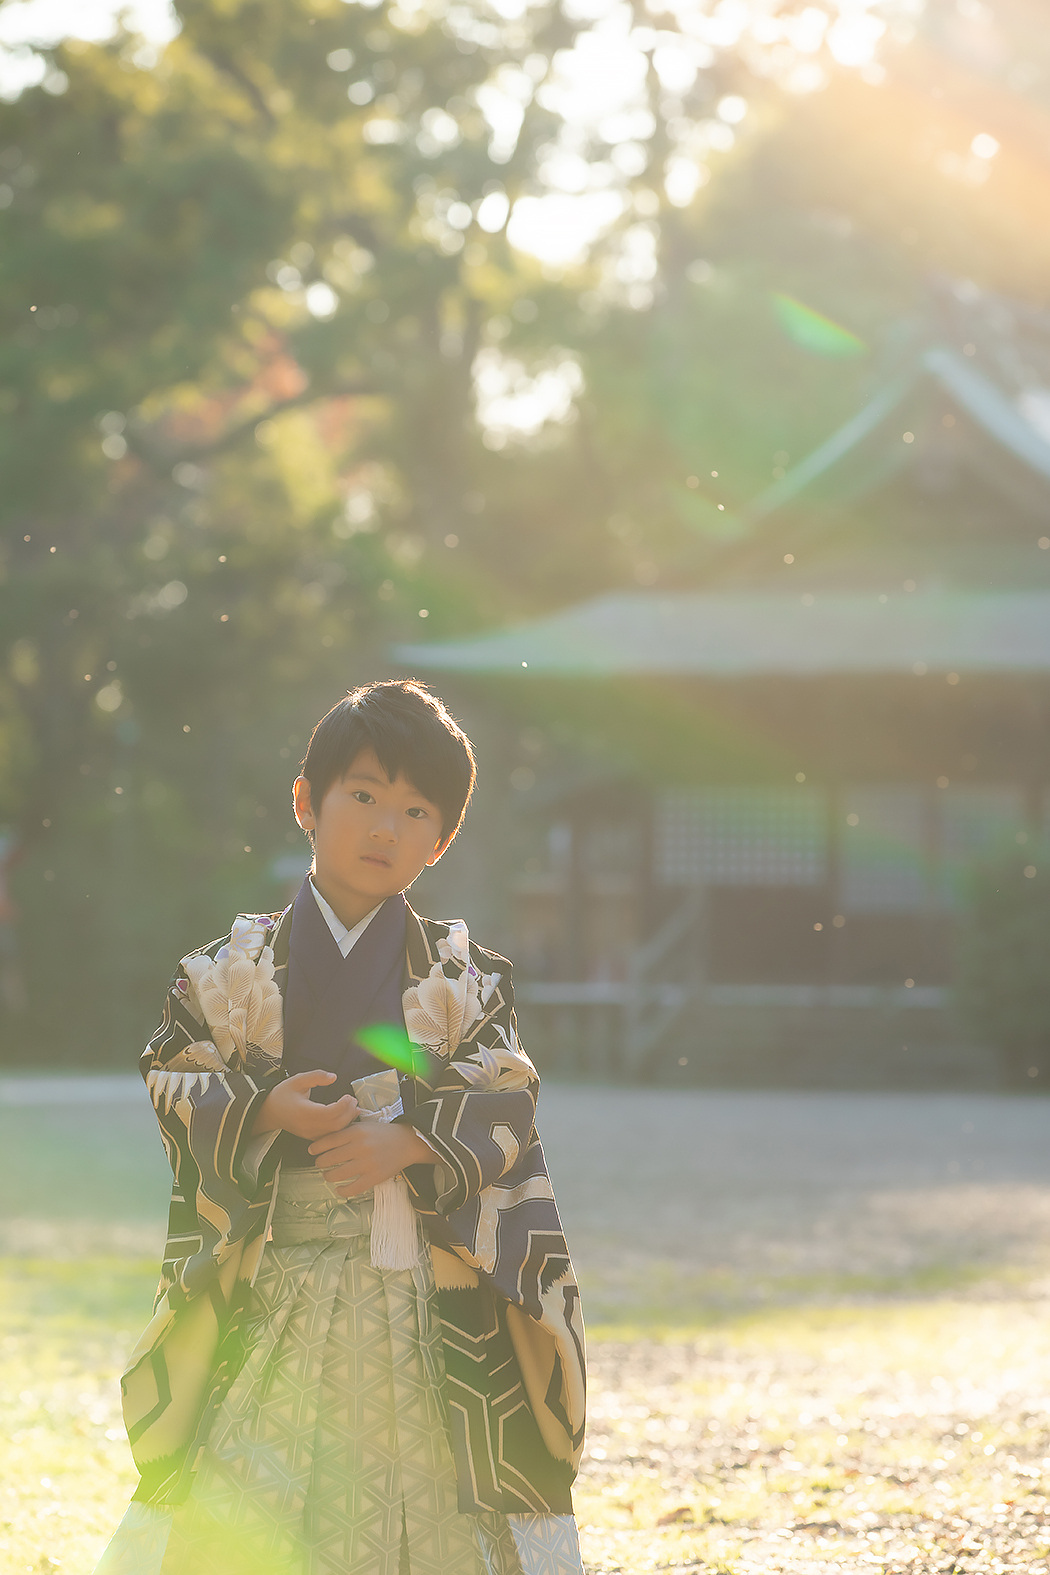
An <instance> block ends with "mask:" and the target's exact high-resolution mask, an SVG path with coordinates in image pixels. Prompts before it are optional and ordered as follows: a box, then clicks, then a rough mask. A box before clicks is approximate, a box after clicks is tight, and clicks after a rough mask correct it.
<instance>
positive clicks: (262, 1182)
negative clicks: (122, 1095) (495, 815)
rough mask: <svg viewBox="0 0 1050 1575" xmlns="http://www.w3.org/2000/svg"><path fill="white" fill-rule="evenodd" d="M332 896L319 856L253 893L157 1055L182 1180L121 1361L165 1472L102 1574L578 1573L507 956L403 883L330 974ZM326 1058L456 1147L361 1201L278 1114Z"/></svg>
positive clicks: (188, 980)
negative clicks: (318, 877) (286, 1081)
mask: <svg viewBox="0 0 1050 1575" xmlns="http://www.w3.org/2000/svg"><path fill="white" fill-rule="evenodd" d="M392 905H393V906H392ZM319 918H320V916H319V913H318V910H317V907H316V902H315V899H314V896H313V894H312V891H311V889H310V885H309V881H307V882H305V883H304V886H303V889H302V891H301V892H300V894H299V896H298V897H297V898H296V901H295V903H293V904H292V905H291V906H290V907H289V908H287V909H286V910H285V911H284V912H283V913H280V914H263V915H244V914H242V915H238V918H237V920H236V922H235V924H234V926H233V929H232V931H231V934H230V935H229V936H227V937H223V938H222V939H220V940H219V941H216V942H213V943H211V944H210V945H209V946H207V947H204V948H202V949H201V950H200V951H198V952H195V953H191V954H190V955H189V956H188V957H186V958H184V959H183V960H182V963H181V964H180V966H179V968H178V969H177V971H176V973H175V975H174V977H173V979H172V981H171V984H170V986H169V989H168V993H167V997H166V1000H165V1006H164V1016H163V1020H162V1022H161V1025H160V1027H159V1028H158V1030H157V1032H156V1033H155V1034H154V1036H153V1038H152V1039H151V1040H150V1042H149V1044H148V1045H147V1047H146V1050H145V1052H144V1053H143V1056H142V1059H141V1071H142V1074H143V1077H144V1079H145V1082H146V1085H147V1088H148V1090H149V1092H150V1096H151V1099H152V1101H153V1104H154V1108H155V1110H156V1113H157V1118H158V1121H159V1124H160V1129H161V1135H162V1138H163V1141H164V1145H165V1149H166V1152H167V1155H168V1159H169V1161H170V1164H171V1168H172V1173H173V1188H172V1199H171V1208H170V1214H169V1228H168V1239H167V1246H166V1250H165V1257H164V1264H163V1268H162V1273H161V1281H160V1286H159V1288H158V1292H157V1298H156V1301H155V1304H154V1314H153V1318H152V1320H151V1322H150V1324H149V1325H148V1327H147V1329H146V1330H145V1332H144V1334H143V1336H142V1338H141V1339H140V1340H139V1342H138V1344H137V1346H136V1348H135V1350H134V1351H133V1353H132V1355H131V1358H130V1360H129V1363H128V1366H127V1369H126V1371H125V1373H124V1376H123V1379H122V1395H123V1405H124V1415H125V1422H126V1425H127V1429H128V1437H129V1440H130V1443H131V1447H132V1453H133V1455H134V1458H135V1462H136V1465H137V1467H138V1469H139V1471H140V1474H141V1481H140V1484H139V1487H138V1490H137V1492H136V1494H135V1499H134V1501H133V1503H132V1505H131V1507H130V1509H129V1511H128V1514H127V1516H126V1517H125V1521H124V1522H122V1525H121V1528H119V1530H118V1533H117V1535H116V1536H115V1537H114V1539H113V1542H112V1543H111V1544H110V1548H109V1549H108V1550H107V1553H106V1554H105V1555H104V1556H103V1560H102V1563H101V1564H100V1565H99V1567H98V1568H99V1575H182V1572H183V1571H184V1570H185V1571H187V1572H188V1571H190V1570H192V1571H193V1572H194V1575H198V1572H199V1575H211V1571H212V1570H213V1569H214V1571H215V1572H216V1575H220V1572H221V1575H238V1572H239V1571H240V1570H241V1569H242V1568H243V1569H244V1571H245V1572H247V1571H249V1570H250V1571H252V1575H271V1572H272V1575H358V1572H359V1571H360V1572H361V1575H399V1572H400V1575H409V1572H410V1575H581V1572H582V1565H581V1563H580V1555H579V1547H578V1541H577V1537H576V1530H575V1521H574V1520H573V1517H572V1501H571V1494H570V1490H571V1485H572V1482H573V1480H574V1478H575V1475H576V1471H577V1469H578V1466H579V1460H580V1455H581V1452H582V1447H583V1427H584V1398H585V1363H584V1343H583V1325H582V1315H581V1309H580V1300H579V1292H578V1289H577V1286H576V1281H575V1276H574V1274H573V1270H572V1266H571V1263H570V1260H569V1256H568V1252H567V1249H566V1246H565V1240H564V1236H563V1233H562V1228H561V1223H560V1220H559V1217H558V1211H557V1206H556V1203H555V1200H554V1194H553V1191H552V1189H551V1184H550V1180H549V1177H548V1175H547V1169H546V1164H545V1160H544V1155H543V1149H542V1147H541V1144H540V1141H539V1138H538V1136H537V1133H536V1128H535V1108H536V1097H537V1092H538V1079H537V1076H536V1072H535V1069H534V1067H533V1066H532V1063H531V1062H530V1061H529V1059H528V1057H527V1056H526V1055H525V1054H524V1052H523V1050H522V1049H521V1046H520V1044H519V1042H518V1038H517V1030H516V1021H515V1015H514V994H513V985H512V981H511V967H510V964H509V963H508V962H506V960H505V959H503V958H501V957H499V956H497V955H496V954H495V953H492V952H488V951H485V950H483V949H482V948H481V947H479V946H477V945H475V943H474V942H472V941H470V940H469V938H468V936H467V931H466V926H465V925H463V923H462V921H458V920H453V921H449V922H440V921H435V920H431V919H425V918H421V917H420V916H419V915H417V914H415V913H414V912H413V911H412V909H411V908H410V907H409V906H408V905H407V903H405V902H404V899H403V898H402V897H400V896H399V897H397V898H396V899H389V900H388V902H387V903H386V904H384V905H383V908H382V909H381V910H380V912H379V914H378V915H377V917H376V918H375V919H374V920H373V921H372V922H371V924H370V925H369V928H368V929H367V930H366V931H365V932H364V936H363V937H362V939H361V940H359V941H358V942H357V945H356V946H355V947H354V950H352V951H351V952H350V954H349V958H347V959H346V962H344V964H343V969H342V971H340V970H339V968H338V966H337V965H335V964H332V966H330V967H329V975H330V977H327V978H326V977H324V976H323V973H324V971H323V969H322V970H321V971H320V973H319V972H318V969H317V967H316V956H317V955H320V952H319V950H318V949H315V948H314V947H313V946H312V945H311V944H310V936H309V931H310V926H311V924H312V925H313V928H314V932H315V933H316V926H317V923H318V921H319ZM381 921H382V923H381ZM320 922H321V923H322V924H323V922H324V921H323V920H320ZM384 928H385V933H386V934H387V935H388V936H391V935H393V936H394V939H395V951H394V953H393V954H392V955H393V957H394V965H393V967H389V966H386V965H385V964H384V963H383V959H382V958H381V957H380V956H379V952H378V951H377V950H376V949H377V947H380V946H381V944H382V941H381V935H382V933H383V932H384ZM370 936H372V940H371V941H370V940H369V937H370ZM376 937H379V939H376ZM293 940H294V943H295V948H296V949H295V952H294V955H291V956H290V953H291V948H292V945H293ZM366 943H368V945H370V946H371V947H372V950H373V952H374V953H375V956H374V958H373V959H372V961H373V962H374V963H376V965H377V966H376V967H374V968H372V969H369V968H367V967H366V966H365V964H366V962H367V960H368V959H367V957H366V953H367V951H368V945H366ZM332 945H334V942H332ZM359 948H364V951H361V952H359ZM355 954H357V956H358V964H357V974H358V976H359V979H363V978H364V977H365V976H366V975H367V977H368V978H369V979H370V981H371V982H370V984H369V986H368V988H365V989H360V988H359V989H358V990H357V991H356V996H355V999H354V1000H353V1001H350V1000H348V999H347V996H346V984H345V981H346V978H348V977H349V975H348V973H347V968H348V965H349V964H350V963H351V962H352V961H353V960H354V958H355ZM329 961H330V962H331V959H330V960H329ZM311 973H312V974H314V975H316V977H314V978H312V979H310V978H308V977H307V975H309V974H311ZM340 978H342V979H343V984H342V985H340V983H339V980H340ZM341 990H342V994H340V991H341ZM304 991H306V992H307V993H309V992H311V991H312V1000H311V1008H310V1011H311V1012H312V1016H310V1013H307V1016H310V1025H309V1034H308V1036H307V1039H306V1040H304V1039H303V1035H302V1033H300V1032H296V1033H292V1032H290V1033H289V1046H288V1052H287V1056H286V1053H285V1027H286V1022H287V1024H288V1026H289V1029H290V1030H291V1028H292V1025H293V1022H294V1021H297V1020H299V1019H302V1020H304V1021H305V1018H304V1017H303V1010H304V1009H303V999H304ZM297 1003H298V1004H297ZM297 1014H298V1018H297ZM391 1018H393V1019H395V1020H394V1021H391ZM370 1019H371V1020H372V1024H373V1026H372V1027H368V1024H369V1020H370ZM377 1019H378V1020H379V1026H378V1027H376V1026H375V1022H376V1020H377ZM358 1033H360V1035H361V1036H362V1037H361V1040H360V1041H359V1042H357V1043H356V1044H355V1043H354V1039H355V1035H357V1034H358ZM310 1035H312V1039H311V1038H310V1037H309V1036H310ZM297 1061H298V1062H305V1063H306V1064H297ZM306 1065H309V1066H329V1067H330V1068H331V1069H332V1070H333V1071H336V1072H337V1075H338V1077H339V1081H338V1082H337V1083H336V1084H334V1085H333V1086H332V1088H331V1089H329V1090H323V1091H322V1090H317V1091H315V1093H314V1096H313V1097H314V1098H320V1099H322V1100H327V1101H330V1100H333V1099H335V1098H336V1097H338V1095H339V1093H341V1092H344V1091H345V1089H346V1087H347V1086H349V1087H351V1088H352V1090H353V1092H354V1093H355V1095H356V1096H357V1097H358V1100H359V1106H360V1109H361V1111H362V1112H363V1114H362V1115H361V1116H360V1117H359V1119H386V1120H389V1119H394V1120H398V1121H401V1122H403V1123H407V1124H409V1125H411V1126H412V1127H413V1128H414V1129H415V1130H416V1131H417V1132H418V1133H419V1134H420V1136H421V1137H423V1138H424V1140H425V1141H426V1142H427V1144H428V1145H429V1146H430V1147H431V1148H432V1149H433V1151H434V1156H435V1157H434V1163H433V1164H429V1163H427V1164H417V1165H412V1166H410V1167H408V1169H407V1170H406V1172H405V1173H404V1175H403V1177H396V1178H393V1179H392V1180H391V1181H389V1182H384V1183H382V1184H380V1186H378V1187H377V1188H376V1189H375V1192H374V1194H371V1193H370V1194H367V1195H366V1196H365V1197H363V1198H351V1199H341V1198H338V1197H337V1196H336V1195H335V1194H333V1193H332V1192H331V1190H330V1189H329V1188H328V1187H327V1184H326V1183H325V1181H324V1178H323V1176H322V1175H321V1173H320V1172H319V1171H318V1170H317V1169H316V1167H314V1166H313V1165H312V1160H311V1157H310V1156H309V1155H308V1154H307V1153H306V1152H305V1145H304V1144H303V1143H302V1141H301V1140H298V1139H296V1138H294V1137H293V1136H292V1135H291V1134H287V1133H277V1134H275V1133H267V1134H264V1135H262V1136H257V1137H256V1136H253V1135H252V1129H253V1125H254V1123H255V1120H256V1117H257V1115H258V1112H259V1110H260V1108H261V1106H262V1104H263V1102H264V1100H265V1099H266V1096H267V1094H268V1093H269V1092H270V1090H271V1089H272V1088H273V1087H274V1086H275V1085H276V1084H277V1083H278V1082H279V1081H280V1080H281V1079H282V1078H283V1077H285V1076H287V1075H290V1074H291V1073H292V1072H294V1071H297V1070H305V1069H306ZM348 1079H349V1082H348ZM282 1171H283V1174H282ZM399 1253H400V1254H401V1255H402V1256H401V1257H399V1256H398V1254H399ZM391 1254H393V1256H391ZM405 1254H407V1256H405ZM348 1406H349V1407H350V1410H349V1411H348V1409H347V1407H348ZM355 1408H356V1409H355ZM348 1416H352V1417H353V1418H354V1420H353V1421H352V1422H349V1421H348V1420H347V1417H348ZM395 1435H396V1436H395ZM435 1495H436V1497H435ZM351 1499H352V1501H353V1502H352V1503H351ZM362 1505H364V1506H365V1507H364V1508H362ZM220 1530H224V1532H225V1537H226V1540H225V1542H222V1541H221V1538H220V1540H219V1541H217V1540H216V1538H217V1537H218V1536H219V1532H220ZM392 1547H393V1552H391V1548H392ZM391 1560H392V1562H391Z"/></svg>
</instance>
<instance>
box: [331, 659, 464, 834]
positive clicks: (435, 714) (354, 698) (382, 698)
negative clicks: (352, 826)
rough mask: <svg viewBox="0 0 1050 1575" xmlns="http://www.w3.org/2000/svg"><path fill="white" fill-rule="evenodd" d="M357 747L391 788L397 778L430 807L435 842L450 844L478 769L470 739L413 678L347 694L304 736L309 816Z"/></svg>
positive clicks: (345, 769) (344, 770)
mask: <svg viewBox="0 0 1050 1575" xmlns="http://www.w3.org/2000/svg"><path fill="white" fill-rule="evenodd" d="M363 749H371V750H372V751H373V752H374V753H375V756H376V759H377V760H378V761H379V764H380V765H381V766H382V768H383V770H384V771H385V772H386V774H387V776H388V777H389V778H390V780H391V782H392V781H393V780H394V778H395V777H397V776H404V777H405V778H407V780H408V781H409V782H411V784H412V786H413V787H414V788H416V789H418V791H419V792H420V793H422V795H423V797H424V798H428V799H429V800H430V802H431V803H432V804H436V805H437V807H438V809H440V811H441V823H442V824H441V835H442V838H443V839H446V838H447V839H448V840H449V841H451V839H452V838H453V837H454V836H455V835H456V833H457V831H458V830H459V828H460V826H461V825H462V824H463V817H464V815H465V814H466V812H467V805H468V803H469V802H470V795H471V793H472V792H473V791H474V782H475V779H476V776H477V769H476V767H475V764H474V749H473V746H472V745H471V742H470V739H469V738H468V737H467V735H466V733H464V731H463V729H462V728H461V727H460V726H459V724H458V723H457V722H456V721H455V720H454V719H453V717H452V716H451V715H450V714H449V712H448V710H447V709H446V707H445V705H444V704H443V702H442V701H440V700H439V699H438V697H437V695H434V694H431V692H430V690H429V689H428V688H427V687H426V685H425V684H421V683H419V682H418V681H417V680H416V679H414V678H407V679H402V678H392V679H388V680H386V681H384V682H382V683H375V684H362V685H361V686H360V687H359V688H357V689H351V690H350V691H349V693H348V694H347V696H346V699H345V700H340V701H339V703H338V705H334V706H333V707H332V709H331V710H330V711H329V712H328V713H327V714H326V715H325V716H323V717H322V718H321V720H320V721H319V722H318V724H317V726H316V727H315V728H314V730H313V733H312V734H311V735H310V742H309V744H308V745H307V748H306V758H305V759H304V761H303V763H302V765H301V767H300V771H301V772H302V775H303V776H304V777H305V778H306V779H307V781H308V782H309V784H310V797H311V800H312V802H313V806H314V814H315V815H319V814H320V813H321V805H322V803H323V802H324V796H325V794H326V793H327V792H328V789H329V788H330V787H331V786H332V785H333V783H335V782H341V781H342V779H343V777H345V776H346V774H347V772H348V771H349V770H350V767H351V766H352V765H353V763H354V761H355V760H356V759H357V757H358V755H359V754H360V753H361V751H362V750H363Z"/></svg>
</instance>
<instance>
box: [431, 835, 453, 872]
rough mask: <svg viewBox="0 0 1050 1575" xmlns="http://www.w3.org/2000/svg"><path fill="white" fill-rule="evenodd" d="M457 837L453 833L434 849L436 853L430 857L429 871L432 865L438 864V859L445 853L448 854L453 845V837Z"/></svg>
mask: <svg viewBox="0 0 1050 1575" xmlns="http://www.w3.org/2000/svg"><path fill="white" fill-rule="evenodd" d="M455 835H456V833H455V832H453V833H452V835H451V836H448V837H444V838H443V839H442V840H441V841H440V842H439V843H438V845H437V847H436V848H435V849H434V851H433V853H432V854H431V855H430V857H429V859H427V868H428V869H429V868H430V866H431V865H432V864H436V863H437V861H438V859H439V858H440V857H441V855H442V854H443V853H445V852H447V850H448V849H449V848H450V847H451V845H452V837H454V836H455Z"/></svg>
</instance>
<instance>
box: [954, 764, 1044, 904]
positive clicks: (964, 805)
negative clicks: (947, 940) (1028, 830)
mask: <svg viewBox="0 0 1050 1575" xmlns="http://www.w3.org/2000/svg"><path fill="white" fill-rule="evenodd" d="M939 798H940V800H941V817H940V818H941V827H940V833H941V834H940V853H941V870H940V880H939V888H940V895H941V899H942V901H943V902H944V904H945V905H946V906H948V907H959V906H961V905H962V904H964V903H965V900H966V894H967V884H968V876H969V873H970V870H971V869H972V867H973V865H974V864H976V863H979V862H980V861H981V860H983V859H989V858H995V857H996V855H997V854H998V853H999V852H1000V851H1004V852H1005V850H1006V849H1008V848H1013V849H1016V847H1017V835H1018V832H1021V833H1022V834H1023V833H1024V829H1025V824H1024V799H1023V797H1022V794H1021V791H1020V789H1019V788H1010V787H980V788H977V787H973V788H970V787H961V788H947V789H946V790H945V791H944V792H943V793H942V794H940V795H939Z"/></svg>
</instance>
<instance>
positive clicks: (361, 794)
mask: <svg viewBox="0 0 1050 1575" xmlns="http://www.w3.org/2000/svg"><path fill="white" fill-rule="evenodd" d="M350 796H351V798H356V800H357V802H358V803H359V804H374V803H375V799H374V798H373V797H372V795H371V793H369V792H367V791H366V790H365V789H364V788H356V789H355V790H354V792H353V793H352V794H351V795H350Z"/></svg>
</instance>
